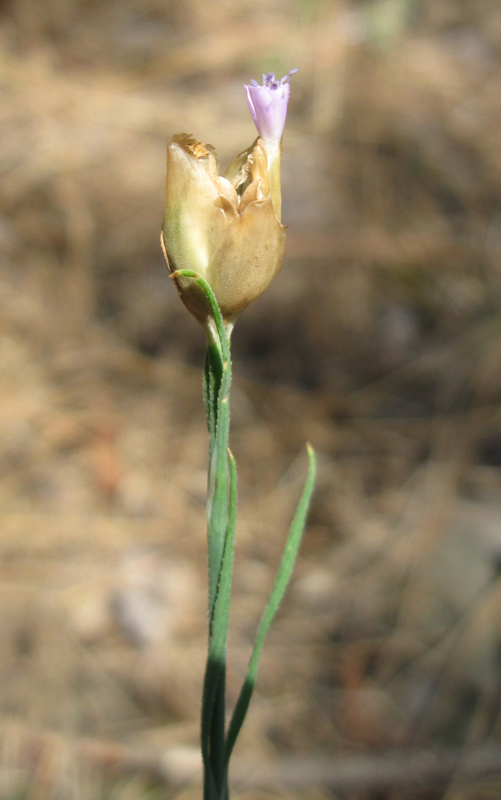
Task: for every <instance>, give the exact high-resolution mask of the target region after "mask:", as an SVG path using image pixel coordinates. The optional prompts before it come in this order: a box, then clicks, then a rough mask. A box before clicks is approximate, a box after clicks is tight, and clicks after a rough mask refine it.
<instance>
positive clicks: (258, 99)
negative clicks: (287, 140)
mask: <svg viewBox="0 0 501 800" xmlns="http://www.w3.org/2000/svg"><path fill="white" fill-rule="evenodd" d="M294 72H297V70H296V69H293V70H291V71H290V72H289V74H288V75H285V76H284V77H283V78H282V79H281V80H277V79H276V78H275V75H274V74H273V72H270V73H268V75H263V85H262V86H259V84H258V83H257V82H256V81H251V83H250V85H247V84H246V85H245V86H244V88H245V92H246V95H247V102H248V104H249V109H250V112H251V116H252V119H253V120H254V124H255V126H256V128H257V131H258V133H259V135H260V137H261V139H263V140H264V141H265V142H270V143H272V144H277V143H278V142H279V141H280V139H281V138H282V134H283V131H284V127H285V120H286V117H287V104H288V102H289V95H290V86H289V80H290V76H291V75H292V74H293V73H294Z"/></svg>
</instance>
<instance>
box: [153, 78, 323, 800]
mask: <svg viewBox="0 0 501 800" xmlns="http://www.w3.org/2000/svg"><path fill="white" fill-rule="evenodd" d="M295 71H296V70H291V72H290V73H289V75H287V76H285V77H284V78H282V79H281V80H280V81H278V80H276V79H275V76H274V75H273V74H272V73H270V74H269V75H263V83H262V85H261V86H259V85H258V84H257V82H256V81H252V82H251V84H250V85H248V86H245V91H246V94H247V101H248V104H249V108H250V112H251V115H252V118H253V120H254V122H255V125H256V128H257V130H258V134H259V136H258V138H257V139H256V141H255V142H254V143H253V144H252V145H251V147H249V148H248V149H247V150H244V151H243V152H242V153H240V154H239V155H238V156H237V157H236V158H235V160H234V161H233V163H232V164H231V166H230V168H229V170H228V172H227V174H226V177H220V176H219V175H218V161H217V155H216V153H215V151H214V148H213V147H212V146H211V145H206V144H203V143H202V142H199V141H197V140H196V139H194V138H193V137H191V136H188V135H187V134H184V133H181V134H177V135H176V136H173V137H172V139H171V140H170V141H169V143H168V145H167V186H166V193H165V214H164V222H163V229H162V236H161V243H162V249H163V253H164V256H165V259H166V262H167V266H168V269H169V271H170V273H171V278H172V279H173V280H174V282H175V284H176V287H177V289H178V292H179V294H180V297H181V299H182V301H183V302H184V304H185V305H186V306H187V308H188V309H189V311H190V312H191V313H192V314H193V315H194V316H195V318H196V319H197V320H198V321H199V322H200V323H201V325H202V326H203V328H204V331H205V334H206V339H207V349H206V358H205V369H204V401H205V409H206V415H207V424H208V429H209V475H208V492H207V540H208V554H209V559H208V569H209V651H208V657H207V665H206V670H205V679H204V689H203V697H202V721H201V747H202V757H203V767H204V800H227V798H228V767H229V761H230V757H231V754H232V752H233V747H234V745H235V742H236V740H237V737H238V734H239V732H240V729H241V727H242V723H243V721H244V718H245V715H246V713H247V709H248V707H249V702H250V699H251V696H252V692H253V689H254V685H255V682H256V677H257V670H258V664H259V658H260V655H261V649H262V646H263V642H264V638H265V636H266V633H267V631H268V628H269V626H270V624H271V622H272V620H273V617H274V615H275V613H276V611H277V608H278V606H279V604H280V602H281V600H282V597H283V596H284V593H285V590H286V588H287V585H288V583H289V579H290V576H291V573H292V569H293V566H294V563H295V560H296V556H297V553H298V550H299V545H300V543H301V538H302V534H303V530H304V526H305V523H306V517H307V513H308V508H309V504H310V500H311V496H312V493H313V489H314V483H315V454H314V451H313V449H312V448H311V447H309V446H308V456H309V471H308V477H307V480H306V484H305V487H304V490H303V494H302V496H301V498H300V501H299V504H298V507H297V510H296V514H295V516H294V519H293V521H292V524H291V527H290V531H289V535H288V538H287V541H286V544H285V549H284V554H283V556H282V561H281V563H280V565H279V568H278V572H277V576H276V579H275V583H274V586H273V589H272V591H271V594H270V598H269V600H268V604H267V606H266V608H265V611H264V614H263V616H262V618H261V622H260V624H259V626H258V630H257V634H256V639H255V642H254V648H253V651H252V654H251V658H250V662H249V667H248V670H247V675H246V676H245V679H244V682H243V685H242V689H241V692H240V695H239V697H238V700H237V702H236V705H235V708H234V710H233V714H232V716H231V719H230V722H229V725H228V727H227V728H226V713H225V676H226V640H227V632H228V622H229V612H230V594H231V579H232V571H233V555H234V544H235V531H236V509H237V472H236V464H235V459H234V457H233V455H232V453H231V451H230V450H229V448H228V440H229V425H230V414H229V396H230V386H231V358H230V335H231V330H232V328H233V325H234V324H235V321H236V318H237V317H238V315H239V314H240V313H241V312H242V311H243V310H244V309H245V308H246V306H247V305H248V304H249V303H251V302H252V301H253V300H255V299H256V298H257V297H259V295H260V294H262V292H264V290H265V289H266V288H267V286H268V285H269V283H270V282H271V281H272V279H273V278H274V277H275V275H276V274H277V272H278V270H279V269H280V267H281V264H282V261H283V258H284V253H285V228H284V226H283V225H282V222H281V190H280V158H281V149H282V134H283V129H284V125H285V119H286V116H287V103H288V100H289V92H290V86H289V79H290V76H291V75H292V74H293V73H294V72H295Z"/></svg>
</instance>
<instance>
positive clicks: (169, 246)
mask: <svg viewBox="0 0 501 800" xmlns="http://www.w3.org/2000/svg"><path fill="white" fill-rule="evenodd" d="M162 247H163V250H164V255H165V258H166V261H167V266H168V268H169V270H170V271H171V273H176V271H177V270H180V269H190V270H194V271H195V272H197V273H198V274H199V275H201V276H202V277H203V278H205V280H206V281H207V282H208V283H209V285H210V287H211V288H212V291H213V292H214V294H215V296H216V299H217V302H218V305H219V307H220V309H221V313H222V315H223V319H224V320H225V321H226V322H227V323H230V324H232V323H233V321H234V319H235V318H236V317H237V316H238V314H240V313H241V312H242V311H243V310H244V308H246V307H247V305H248V304H249V303H251V302H252V301H253V300H255V299H256V298H257V297H259V295H261V294H262V293H263V292H264V290H265V289H266V288H267V287H268V285H269V283H270V282H271V280H272V279H273V278H274V277H275V275H276V274H277V272H278V270H279V269H280V267H281V264H282V261H283V257H284V253H285V228H284V226H283V225H282V224H281V222H280V220H279V218H278V216H277V213H276V210H275V208H274V203H273V201H272V197H271V195H270V188H269V175H268V162H267V156H266V152H265V149H264V144H263V142H262V140H261V139H257V140H256V142H255V143H254V145H252V146H251V147H250V148H248V150H246V151H244V152H243V153H241V154H240V155H239V156H237V158H236V159H235V160H234V162H233V164H232V165H231V166H230V169H229V171H228V177H226V178H223V177H220V176H219V175H218V160H217V155H216V152H215V150H214V148H213V147H212V146H211V145H205V144H203V143H202V142H199V141H197V140H196V139H194V138H193V137H191V136H188V135H187V134H185V133H181V134H177V135H175V136H173V137H172V139H171V140H170V141H169V143H168V145H167V185H166V193H165V214H164V222H163V231H162ZM174 279H175V281H176V286H177V289H178V291H179V294H180V296H181V299H182V300H183V302H184V303H185V305H186V306H187V308H188V309H189V311H191V313H192V314H193V315H194V316H195V317H196V318H197V319H198V320H199V321H200V322H201V323H202V324H203V325H206V324H209V321H210V310H209V308H208V304H207V301H206V299H205V295H204V293H203V292H202V290H201V289H200V288H199V286H198V285H197V284H196V283H195V281H194V280H192V279H190V278H185V277H180V276H176V275H174Z"/></svg>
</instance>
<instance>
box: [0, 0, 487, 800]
mask: <svg viewBox="0 0 501 800" xmlns="http://www.w3.org/2000/svg"><path fill="white" fill-rule="evenodd" d="M500 42H501V7H500V6H499V2H497V0H433V2H432V0H372V1H371V2H365V3H355V2H349V1H348V0H330V2H329V0H272V2H264V0H254V2H252V3H251V2H249V1H248V0H242V1H241V2H240V3H238V4H236V3H229V2H224V0H220V1H219V2H216V3H212V4H207V3H202V2H200V0H186V1H185V2H184V3H183V4H178V3H175V2H172V0H162V1H160V0H141V2H139V0H125V1H124V0H122V2H118V0H117V1H116V2H115V0H110V1H109V2H106V3H105V2H99V0H86V1H85V2H84V0H37V1H36V2H35V0H4V2H2V4H1V7H0V98H1V100H0V115H1V125H0V170H1V175H2V180H1V184H0V187H1V188H0V253H1V265H2V266H1V273H0V365H1V368H0V381H1V392H0V472H1V477H2V480H1V483H0V496H1V506H0V507H1V509H2V510H1V512H0V572H1V579H2V580H1V586H0V641H1V649H0V796H1V797H2V798H3V797H5V798H8V800H11V799H13V798H28V799H29V800H35V799H36V800H39V799H40V800H42V798H43V800H45V798H70V797H71V798H79V799H80V798H81V800H94V799H95V798H109V799H110V800H111V799H112V800H137V799H138V798H143V797H155V798H156V797H164V796H165V797H182V798H191V797H196V796H199V795H200V788H199V784H198V782H197V781H198V779H197V769H198V756H197V750H196V748H197V736H198V732H197V725H198V710H199V704H200V699H199V698H200V691H201V678H202V670H203V654H204V649H205V621H206V615H205V575H204V572H205V542H204V533H203V531H204V521H203V520H204V492H205V469H206V445H207V441H206V432H205V430H204V420H203V411H202V402H201V397H200V388H201V387H200V383H201V378H200V365H201V360H202V350H203V341H202V338H201V334H200V332H199V331H198V330H197V326H196V324H195V323H194V322H193V321H192V320H191V319H190V318H188V315H187V314H186V313H185V311H184V308H183V307H182V306H181V304H180V303H179V301H178V298H177V296H176V293H175V291H174V290H173V287H172V286H171V285H170V282H169V280H168V277H167V275H166V271H165V268H164V266H163V264H162V259H161V255H160V251H159V247H158V231H159V228H160V221H161V214H162V210H161V207H162V195H163V184H164V170H165V166H164V160H165V143H166V140H167V139H168V138H169V136H170V135H171V133H173V132H175V131H179V130H187V131H188V132H191V133H193V134H195V135H196V136H198V137H200V138H202V139H204V140H206V141H210V142H212V143H213V144H215V145H216V147H217V148H218V151H219V153H220V156H221V159H222V161H223V162H224V163H228V162H229V160H230V158H231V156H232V154H234V153H235V152H237V151H239V150H241V149H243V148H244V147H245V146H247V145H248V143H249V141H251V140H252V138H253V137H254V131H253V126H252V122H251V120H250V117H249V115H248V113H247V111H246V107H245V102H244V99H243V92H242V86H241V85H242V83H243V82H244V81H245V80H248V79H249V78H250V77H253V76H254V77H258V76H259V75H260V73H261V72H263V71H267V70H269V69H275V71H276V72H278V73H280V72H285V71H286V70H287V69H289V68H290V67H292V66H297V67H299V69H300V71H299V73H298V75H297V76H295V78H294V87H293V94H292V101H291V109H290V117H289V122H288V127H287V131H286V141H285V150H284V165H283V178H284V219H285V221H286V222H287V223H288V224H289V234H288V256H287V259H286V263H285V265H284V268H283V270H282V273H281V274H280V276H279V277H278V279H277V281H276V282H275V284H274V285H273V287H272V288H271V289H270V291H269V292H268V293H267V295H265V296H264V297H263V298H262V299H261V300H260V301H259V302H258V303H256V305H255V307H253V308H252V309H249V310H248V311H247V312H246V314H245V315H244V316H243V317H242V319H241V320H240V321H239V324H238V326H237V330H236V332H235V342H234V358H235V372H236V381H235V389H234V396H233V434H232V443H233V449H234V451H235V453H236V455H237V458H238V461H239V468H240V527H239V532H238V551H237V559H238V560H237V568H236V575H235V591H234V595H235V597H234V611H233V616H232V634H231V646H230V659H229V660H230V675H229V684H230V686H229V692H230V696H231V697H234V696H235V693H236V691H237V690H238V686H239V681H240V679H241V677H242V675H243V672H244V670H245V665H246V660H247V657H248V652H249V646H250V642H251V639H252V634H253V631H254V629H255V625H256V622H257V620H258V618H259V615H260V611H261V609H262V607H263V604H264V602H265V598H266V593H267V591H268V589H269V587H270V585H271V582H272V579H273V572H274V568H275V566H276V564H277V562H278V559H279V554H280V549H281V544H282V542H283V538H284V535H285V532H286V528H287V523H288V520H289V519H290V516H291V513H292V510H293V507H294V502H295V498H296V497H297V495H298V492H299V490H300V484H301V480H302V476H303V474H304V470H305V466H306V465H305V459H304V455H300V456H297V453H298V452H299V451H300V449H301V447H302V446H303V443H304V441H305V440H306V439H309V440H310V441H311V442H312V443H313V444H314V445H315V446H316V448H317V450H318V451H319V458H320V477H319V487H318V491H317V494H316V497H315V501H314V505H313V508H312V513H311V519H310V525H309V529H308V532H307V535H306V538H305V542H304V547H303V550H302V555H301V559H300V563H299V565H298V568H297V572H296V575H295V580H294V583H293V586H292V587H291V590H290V592H289V595H288V597H287V601H286V602H285V604H284V607H283V610H282V612H281V614H280V617H279V619H278V621H277V623H276V625H275V627H274V630H273V632H272V633H271V634H270V637H269V641H268V646H267V649H266V653H265V656H264V661H263V666H262V671H261V674H260V678H259V685H258V690H257V693H256V697H255V701H254V704H253V706H252V708H251V713H250V716H249V719H248V721H247V723H246V727H245V729H244V732H243V737H242V742H241V744H240V745H239V747H238V751H237V753H236V763H235V769H234V784H235V793H236V795H237V796H241V797H246V798H250V797H252V798H257V797H277V798H287V800H288V799H289V798H311V799H312V800H317V799H318V800H322V798H324V797H327V796H330V797H337V798H347V799H348V800H380V799H382V798H385V800H402V799H403V798H413V797H420V798H426V800H433V798H441V799H442V798H443V800H467V799H470V798H471V800H473V799H475V800H483V798H494V797H499V795H500V792H501V746H500V738H501V694H500V691H499V685H500V674H501V659H500V653H501V649H500V648H501V627H500V622H499V620H500V619H501V583H500V577H499V575H500V571H499V565H500V563H501V561H500V557H501V514H500V511H501V492H500V484H501V479H500V473H499V466H500V464H501V406H500V397H501V378H500V376H501V320H500V316H499V301H500V298H501V275H500V267H499V264H500V260H499V256H500V250H501V238H500V233H499V231H500V218H501V192H500V188H501V127H500V114H501V69H500V60H501V49H500ZM296 456H297V457H296ZM291 758H292V759H293V760H291Z"/></svg>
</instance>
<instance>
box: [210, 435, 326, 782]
mask: <svg viewBox="0 0 501 800" xmlns="http://www.w3.org/2000/svg"><path fill="white" fill-rule="evenodd" d="M307 448H308V457H309V469H308V477H307V479H306V483H305V487H304V489H303V493H302V495H301V499H300V501H299V504H298V507H297V509H296V513H295V515H294V519H293V521H292V525H291V527H290V530H289V535H288V537H287V542H286V544H285V549H284V552H283V555H282V560H281V562H280V566H279V568H278V572H277V576H276V578H275V583H274V585H273V589H272V590H271V594H270V598H269V600H268V604H267V606H266V608H265V611H264V614H263V616H262V618H261V622H260V624H259V628H258V631H257V635H256V639H255V642H254V649H253V651H252V656H251V659H250V661H249V667H248V669H247V675H246V676H245V680H244V683H243V686H242V689H241V691H240V695H239V697H238V700H237V703H236V706H235V710H234V712H233V716H232V718H231V722H230V726H229V729H228V734H227V737H226V744H225V763H226V769H228V763H229V760H230V757H231V754H232V751H233V748H234V746H235V742H236V740H237V737H238V734H239V733H240V729H241V727H242V724H243V721H244V719H245V715H246V714H247V709H248V708H249V703H250V700H251V697H252V693H253V691H254V686H255V684H256V678H257V672H258V667H259V659H260V656H261V650H262V648H263V643H264V639H265V636H266V634H267V632H268V628H269V627H270V625H271V623H272V621H273V618H274V616H275V614H276V612H277V610H278V607H279V605H280V603H281V601H282V598H283V596H284V594H285V591H286V589H287V585H288V583H289V580H290V577H291V574H292V570H293V568H294V564H295V561H296V557H297V554H298V551H299V546H300V544H301V539H302V535H303V531H304V527H305V524H306V517H307V514H308V509H309V506H310V501H311V497H312V494H313V490H314V487H315V476H316V457H315V451H314V450H313V448H312V447H310V445H307Z"/></svg>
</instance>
